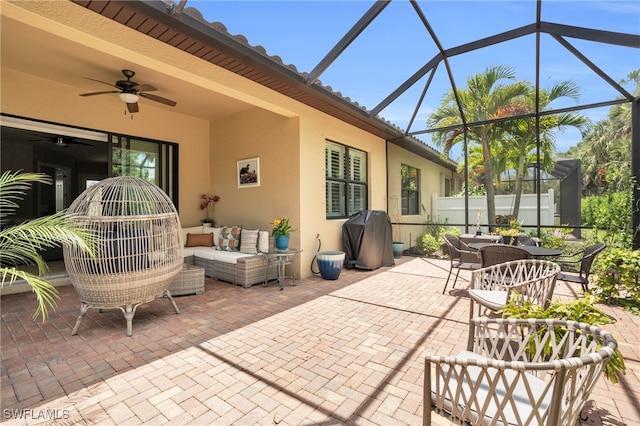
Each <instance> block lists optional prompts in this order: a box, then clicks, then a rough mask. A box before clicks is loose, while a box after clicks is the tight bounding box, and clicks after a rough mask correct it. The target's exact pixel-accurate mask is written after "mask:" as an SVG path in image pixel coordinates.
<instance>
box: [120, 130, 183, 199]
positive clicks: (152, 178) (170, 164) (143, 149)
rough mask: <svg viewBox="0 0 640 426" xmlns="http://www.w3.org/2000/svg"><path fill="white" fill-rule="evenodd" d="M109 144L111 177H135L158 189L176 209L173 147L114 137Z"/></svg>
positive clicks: (175, 150) (126, 137)
mask: <svg viewBox="0 0 640 426" xmlns="http://www.w3.org/2000/svg"><path fill="white" fill-rule="evenodd" d="M111 141H112V146H113V149H112V156H111V161H112V170H113V176H136V177H139V178H142V179H144V180H146V181H149V182H151V183H153V184H155V185H158V186H159V187H160V188H162V189H163V190H164V191H165V192H166V193H167V195H169V197H170V198H171V199H172V201H173V203H174V205H175V206H176V208H178V194H177V187H178V182H177V179H176V178H177V173H175V171H177V168H178V162H177V147H176V146H175V144H172V143H169V142H161V141H152V140H143V139H139V138H133V137H128V136H122V135H116V134H112V135H111Z"/></svg>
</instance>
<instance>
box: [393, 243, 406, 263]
mask: <svg viewBox="0 0 640 426" xmlns="http://www.w3.org/2000/svg"><path fill="white" fill-rule="evenodd" d="M391 247H392V249H393V258H394V259H400V258H401V257H402V252H403V251H404V243H403V242H398V241H394V242H392V243H391Z"/></svg>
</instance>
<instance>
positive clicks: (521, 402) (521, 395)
mask: <svg viewBox="0 0 640 426" xmlns="http://www.w3.org/2000/svg"><path fill="white" fill-rule="evenodd" d="M502 293H506V292H502ZM455 358H459V359H474V360H489V359H490V358H487V357H484V356H482V355H479V354H476V353H475V352H470V351H462V352H459V353H458V354H456V355H455ZM468 372H469V376H470V377H474V378H477V377H482V381H481V382H480V385H479V386H478V388H477V391H476V399H477V400H478V401H489V402H488V406H487V408H486V411H485V422H486V423H487V424H489V423H491V419H492V418H493V417H494V416H495V414H496V412H497V411H498V408H499V407H497V406H496V404H495V401H494V400H493V399H491V398H493V397H496V398H498V399H504V396H505V395H506V394H507V388H506V387H505V384H504V381H506V382H507V383H508V384H509V385H511V384H512V383H513V381H514V380H515V379H516V377H517V372H516V371H514V370H510V369H505V370H504V376H505V377H506V380H504V381H503V380H498V383H497V384H496V387H495V390H494V392H492V393H491V395H489V390H490V389H491V386H490V382H493V381H495V377H496V374H497V373H498V370H497V369H495V368H492V367H487V373H488V374H487V375H488V376H489V377H490V380H487V377H486V376H484V375H482V374H481V372H482V368H481V367H476V366H469V367H468ZM525 376H526V380H527V383H524V381H522V380H519V381H518V382H517V383H516V385H515V388H514V390H513V395H512V396H511V398H510V400H511V401H513V403H514V404H515V407H516V411H517V412H518V413H519V414H520V418H522V419H526V418H527V417H528V416H529V413H531V411H532V407H531V406H530V404H529V403H528V402H529V394H531V395H540V394H542V393H543V392H544V389H545V388H546V384H545V382H544V381H543V380H541V379H539V378H537V377H535V376H533V375H531V374H529V373H525ZM435 380H436V379H435V377H434V378H433V379H432V381H431V389H436V384H435ZM476 383H477V381H475V380H474V381H472V382H471V383H469V382H468V381H467V380H466V379H464V380H463V383H462V386H463V389H464V393H465V394H466V395H469V394H470V392H471V386H470V385H472V386H475V385H476ZM527 385H528V386H527ZM445 386H446V387H447V388H448V389H456V383H455V379H454V378H453V377H452V379H451V380H449V382H448V383H447V384H445ZM552 393H553V392H547V393H546V395H545V397H544V398H543V400H542V401H541V403H540V407H539V408H538V411H539V412H544V411H545V410H547V408H548V407H549V405H550V404H551V397H552ZM494 395H495V396H494ZM431 397H432V401H434V400H435V398H436V394H435V392H434V391H431ZM451 407H452V401H451V400H449V399H446V400H445V404H444V409H445V411H447V412H448V413H451ZM500 410H501V411H503V412H504V415H505V417H506V418H507V421H508V424H509V425H514V426H515V425H518V424H519V422H518V420H517V418H516V416H515V414H514V411H513V408H512V406H511V404H507V405H506V406H505V407H504V410H502V409H500ZM474 414H476V417H477V413H475V412H474ZM468 420H471V419H468ZM499 424H502V423H499Z"/></svg>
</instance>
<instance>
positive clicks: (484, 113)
mask: <svg viewBox="0 0 640 426" xmlns="http://www.w3.org/2000/svg"><path fill="white" fill-rule="evenodd" d="M505 79H506V80H514V79H515V71H514V70H513V69H511V68H509V67H505V66H493V67H490V68H487V69H486V70H485V72H484V73H479V74H476V75H474V76H472V77H470V78H468V79H467V87H466V88H464V89H458V90H457V93H455V94H454V93H453V91H451V92H450V93H448V94H447V95H446V96H445V97H444V99H443V102H442V105H441V106H440V107H439V108H437V109H436V110H435V111H434V112H433V113H432V114H431V115H430V116H429V118H428V119H427V125H428V126H429V128H445V127H452V126H456V127H454V129H453V130H444V131H438V132H435V133H434V136H433V140H434V143H436V144H438V145H440V146H443V147H444V150H445V153H447V154H448V153H449V151H450V150H451V147H452V146H453V145H455V144H456V143H459V142H461V141H463V140H464V135H465V133H466V134H467V135H468V138H469V140H470V141H471V142H475V143H478V144H480V145H481V146H482V157H483V163H484V173H485V191H486V195H487V219H488V221H489V224H490V225H491V224H493V223H495V216H496V209H495V188H494V185H493V182H494V171H493V167H492V166H493V165H492V160H491V156H492V144H494V143H496V142H497V141H498V140H499V137H500V135H502V133H503V129H502V128H501V126H500V125H499V124H498V123H496V122H490V123H487V121H489V120H492V119H495V118H497V117H498V116H499V115H500V113H501V111H504V110H506V109H507V108H508V107H509V105H511V104H512V103H513V102H514V101H515V100H517V99H518V98H522V97H524V96H526V95H527V93H528V92H529V87H528V84H526V83H525V82H514V83H510V84H499V82H500V81H501V80H505ZM456 94H457V98H458V99H459V100H460V104H461V109H462V114H463V115H464V119H465V120H464V121H465V122H466V123H467V127H466V128H463V126H462V125H461V117H460V110H459V109H458V106H457V102H456V96H455V95H456ZM474 123H481V124H474ZM490 229H492V227H491V226H490Z"/></svg>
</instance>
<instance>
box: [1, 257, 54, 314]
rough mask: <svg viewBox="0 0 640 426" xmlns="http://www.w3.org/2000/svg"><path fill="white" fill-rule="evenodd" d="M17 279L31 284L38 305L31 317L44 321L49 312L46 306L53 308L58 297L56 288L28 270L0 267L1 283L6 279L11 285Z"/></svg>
mask: <svg viewBox="0 0 640 426" xmlns="http://www.w3.org/2000/svg"><path fill="white" fill-rule="evenodd" d="M19 279H22V280H24V281H26V282H27V284H29V286H31V289H32V291H33V292H34V293H35V295H36V298H37V300H38V307H37V308H36V311H35V313H34V314H33V318H34V319H36V318H38V317H42V322H44V321H45V320H46V319H47V316H48V314H49V312H48V307H51V308H55V307H56V300H57V299H59V298H60V297H59V296H58V290H56V288H55V287H54V286H53V285H51V283H49V282H47V281H46V280H44V279H42V278H40V277H37V276H35V275H33V274H30V273H29V272H26V271H22V270H20V269H16V268H14V267H11V268H5V267H0V282H2V284H4V283H5V282H7V281H8V282H9V285H11V284H13V283H14V282H15V281H16V280H19Z"/></svg>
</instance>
